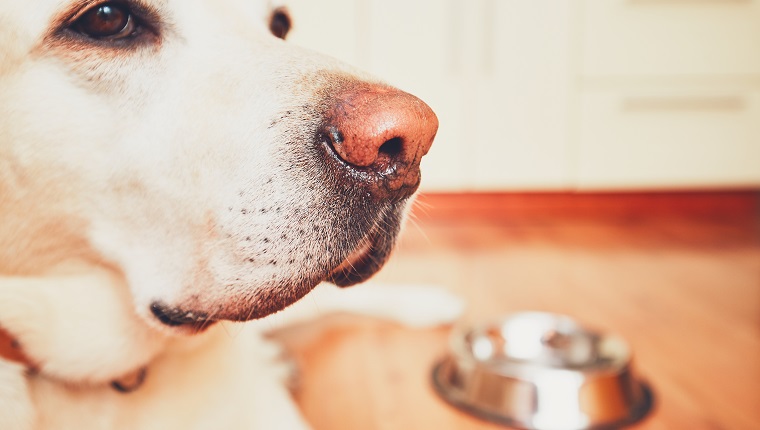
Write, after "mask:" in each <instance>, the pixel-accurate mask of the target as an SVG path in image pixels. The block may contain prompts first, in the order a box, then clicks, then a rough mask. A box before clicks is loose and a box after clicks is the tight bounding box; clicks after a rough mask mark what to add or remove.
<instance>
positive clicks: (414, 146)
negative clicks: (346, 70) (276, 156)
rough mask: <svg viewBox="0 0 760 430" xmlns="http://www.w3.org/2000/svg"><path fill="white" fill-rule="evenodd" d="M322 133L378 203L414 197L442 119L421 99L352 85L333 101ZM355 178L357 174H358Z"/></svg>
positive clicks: (387, 89)
mask: <svg viewBox="0 0 760 430" xmlns="http://www.w3.org/2000/svg"><path fill="white" fill-rule="evenodd" d="M325 119H326V121H325V123H324V126H323V127H322V130H321V134H322V136H323V139H325V140H327V141H328V142H329V145H330V147H331V148H332V149H333V150H334V151H335V154H337V156H338V157H339V158H340V159H341V160H342V161H343V162H344V164H345V167H346V168H347V169H349V170H350V171H351V173H355V174H358V175H359V177H361V178H363V180H364V181H366V182H367V183H369V189H370V192H371V193H372V195H373V196H374V197H375V198H378V199H400V198H405V197H408V196H410V195H411V194H412V193H414V191H415V190H416V189H417V187H418V186H419V183H420V160H421V159H422V156H423V155H425V154H427V152H428V150H429V149H430V145H432V143H433V138H435V134H436V132H437V131H438V118H437V117H436V116H435V113H433V110H432V109H430V107H429V106H428V105H427V104H425V103H424V102H423V101H422V100H420V99H418V98H417V97H415V96H413V95H411V94H408V93H405V92H403V91H400V90H397V89H395V88H391V87H387V86H382V85H376V84H353V85H349V86H347V88H346V89H344V90H343V91H339V92H338V93H337V95H336V96H335V98H334V99H333V101H332V103H331V107H330V108H329V110H328V112H327V114H326V115H325ZM354 176H356V175H354Z"/></svg>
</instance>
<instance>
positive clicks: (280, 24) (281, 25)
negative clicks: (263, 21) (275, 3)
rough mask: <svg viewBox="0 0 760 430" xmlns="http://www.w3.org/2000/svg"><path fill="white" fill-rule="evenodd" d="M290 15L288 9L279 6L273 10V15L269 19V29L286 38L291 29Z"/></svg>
mask: <svg viewBox="0 0 760 430" xmlns="http://www.w3.org/2000/svg"><path fill="white" fill-rule="evenodd" d="M290 26H291V22H290V15H289V14H288V11H287V9H285V8H284V7H278V8H277V9H275V10H274V11H273V12H272V17H271V18H270V19H269V31H271V32H272V34H274V35H275V36H276V37H279V38H280V39H285V37H286V36H287V35H288V32H289V31H290Z"/></svg>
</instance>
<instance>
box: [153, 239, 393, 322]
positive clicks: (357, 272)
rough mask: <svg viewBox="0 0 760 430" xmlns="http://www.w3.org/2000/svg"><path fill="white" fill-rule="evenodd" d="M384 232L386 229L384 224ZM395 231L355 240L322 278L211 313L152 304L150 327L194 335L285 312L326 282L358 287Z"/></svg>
mask: <svg viewBox="0 0 760 430" xmlns="http://www.w3.org/2000/svg"><path fill="white" fill-rule="evenodd" d="M385 225H386V228H387V224H385ZM397 231H398V228H397V227H396V228H391V229H390V231H387V230H386V229H385V228H381V227H379V226H376V227H374V228H372V229H371V230H370V232H369V233H367V234H366V235H365V236H364V238H363V239H361V240H359V241H358V243H357V245H356V246H354V247H353V250H349V251H348V252H347V256H346V257H345V258H343V260H342V261H341V262H340V263H338V264H337V265H336V266H335V267H334V268H332V269H331V270H330V269H328V270H326V271H325V272H323V274H322V275H312V276H309V277H306V278H302V277H295V278H293V279H291V280H290V281H289V282H288V284H287V285H281V286H278V287H276V288H274V287H268V288H259V289H255V290H253V292H252V293H248V294H246V295H245V298H240V297H237V298H236V297H234V296H229V297H228V299H230V300H231V301H230V303H222V304H221V305H217V306H214V307H215V309H216V310H215V311H214V312H209V311H207V310H204V309H205V308H207V307H208V304H206V305H205V306H202V305H199V304H195V305H193V304H176V305H172V304H168V303H165V302H161V301H154V302H152V303H151V304H150V306H149V309H150V313H151V314H152V315H150V319H151V320H152V321H151V323H152V325H154V326H156V325H158V326H159V327H160V328H161V329H162V330H163V331H167V330H168V331H169V332H172V333H177V334H197V333H201V332H203V331H205V330H206V329H208V328H209V327H211V326H213V325H214V324H215V323H216V322H219V321H224V320H226V321H248V320H252V319H260V318H264V317H266V316H268V315H271V314H273V313H276V312H278V311H280V310H283V309H285V308H286V307H288V306H290V305H291V304H293V303H295V302H296V301H298V300H300V299H301V298H302V297H303V296H304V295H306V294H307V293H309V292H310V291H311V290H312V289H313V288H314V287H316V286H317V285H318V284H320V283H322V282H330V283H333V284H335V285H337V286H339V287H348V286H351V285H354V284H358V283H360V282H363V281H365V280H367V279H368V278H370V277H371V276H372V275H374V274H375V273H377V272H378V271H379V270H380V269H381V268H382V266H383V265H384V264H385V262H386V261H387V259H388V257H389V255H390V253H391V250H392V248H393V245H394V242H395V236H396V233H397Z"/></svg>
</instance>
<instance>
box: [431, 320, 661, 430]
mask: <svg viewBox="0 0 760 430" xmlns="http://www.w3.org/2000/svg"><path fill="white" fill-rule="evenodd" d="M433 384H434V386H435V389H436V391H437V392H438V393H439V394H440V395H441V396H442V397H443V398H444V399H445V400H446V401H448V402H449V403H451V404H452V405H454V406H456V407H458V408H461V409H464V410H465V411H467V412H470V413H472V414H475V415H477V416H479V417H481V418H485V419H487V420H490V421H495V422H499V423H502V424H506V425H509V426H513V427H519V428H524V429H536V430H577V429H601V428H605V429H606V428H618V427H621V426H624V425H627V424H631V423H633V422H635V421H637V420H639V419H640V418H642V417H643V416H644V415H645V414H646V413H647V411H649V409H650V407H651V405H652V396H651V392H650V391H649V389H648V388H647V387H646V386H645V385H644V384H642V383H640V382H639V381H638V380H636V379H634V375H633V374H632V370H631V353H630V350H629V348H628V346H627V345H626V343H625V342H624V341H623V340H622V339H620V338H618V337H616V336H610V335H604V334H599V333H595V332H591V331H588V330H585V329H584V328H582V327H581V326H579V325H578V324H577V323H576V322H575V321H573V320H572V319H570V318H569V317H565V316H561V315H555V314H549V313H541V312H523V313H516V314H510V315H507V316H506V317H504V318H503V319H501V320H498V321H494V322H491V323H486V324H482V325H479V326H476V327H473V328H470V329H468V330H462V331H455V332H454V333H453V335H452V338H451V352H450V355H448V356H447V357H445V358H444V359H443V360H441V361H440V362H439V363H438V364H437V365H436V366H435V368H434V370H433Z"/></svg>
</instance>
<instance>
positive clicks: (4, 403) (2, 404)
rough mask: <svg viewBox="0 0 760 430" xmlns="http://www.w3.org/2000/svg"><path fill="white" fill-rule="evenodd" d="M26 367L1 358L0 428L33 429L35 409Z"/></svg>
mask: <svg viewBox="0 0 760 430" xmlns="http://www.w3.org/2000/svg"><path fill="white" fill-rule="evenodd" d="M24 372H25V371H24V369H23V368H21V367H20V366H18V365H15V364H12V363H8V362H6V361H3V360H2V359H0V429H13V430H31V429H32V428H34V409H33V407H32V401H31V398H30V396H29V388H28V386H27V381H26V377H25V376H24Z"/></svg>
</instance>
